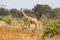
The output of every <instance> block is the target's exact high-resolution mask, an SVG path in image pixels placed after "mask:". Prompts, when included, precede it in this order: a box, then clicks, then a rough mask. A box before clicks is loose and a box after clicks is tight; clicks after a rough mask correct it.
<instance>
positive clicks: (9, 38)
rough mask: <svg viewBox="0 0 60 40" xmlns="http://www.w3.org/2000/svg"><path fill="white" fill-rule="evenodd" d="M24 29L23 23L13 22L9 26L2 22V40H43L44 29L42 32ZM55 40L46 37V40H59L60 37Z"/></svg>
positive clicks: (0, 29) (0, 33) (0, 25)
mask: <svg viewBox="0 0 60 40" xmlns="http://www.w3.org/2000/svg"><path fill="white" fill-rule="evenodd" d="M23 27H24V25H23V23H21V24H19V23H18V22H16V23H14V22H13V23H12V24H11V25H8V24H7V23H6V22H4V21H0V40H41V36H42V33H43V32H42V30H43V28H41V30H30V29H27V28H23ZM54 38H55V39H54ZM54 38H52V39H50V38H48V37H46V38H45V40H53V39H54V40H56V38H57V40H58V38H60V37H54Z"/></svg>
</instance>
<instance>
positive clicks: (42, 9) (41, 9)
mask: <svg viewBox="0 0 60 40" xmlns="http://www.w3.org/2000/svg"><path fill="white" fill-rule="evenodd" d="M32 10H33V11H34V12H36V15H37V18H38V19H40V17H41V16H42V15H43V14H46V13H47V12H49V11H51V10H52V8H51V7H50V6H48V5H40V4H37V5H36V6H35V7H34V8H33V9H32Z"/></svg>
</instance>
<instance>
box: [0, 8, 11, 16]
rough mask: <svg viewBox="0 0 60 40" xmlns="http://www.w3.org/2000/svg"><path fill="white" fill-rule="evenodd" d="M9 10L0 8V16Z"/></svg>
mask: <svg viewBox="0 0 60 40" xmlns="http://www.w3.org/2000/svg"><path fill="white" fill-rule="evenodd" d="M9 13H10V12H9V10H8V9H5V8H0V16H6V15H8V14H9Z"/></svg>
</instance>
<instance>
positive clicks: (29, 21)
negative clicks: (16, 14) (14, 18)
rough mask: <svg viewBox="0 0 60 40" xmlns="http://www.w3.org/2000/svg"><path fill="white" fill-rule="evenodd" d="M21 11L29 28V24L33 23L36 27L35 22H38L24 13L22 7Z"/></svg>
mask: <svg viewBox="0 0 60 40" xmlns="http://www.w3.org/2000/svg"><path fill="white" fill-rule="evenodd" d="M21 12H22V14H23V15H24V17H25V18H26V19H27V21H28V23H29V25H28V27H29V28H30V24H34V25H35V29H36V27H37V22H38V21H37V19H36V18H32V17H30V16H28V15H26V14H25V12H24V10H23V9H21Z"/></svg>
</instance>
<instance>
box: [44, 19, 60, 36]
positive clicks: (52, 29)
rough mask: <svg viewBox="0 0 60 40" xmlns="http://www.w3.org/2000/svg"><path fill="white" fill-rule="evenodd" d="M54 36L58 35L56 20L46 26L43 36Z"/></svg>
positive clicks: (58, 27) (58, 22)
mask: <svg viewBox="0 0 60 40" xmlns="http://www.w3.org/2000/svg"><path fill="white" fill-rule="evenodd" d="M56 34H60V21H58V20H55V21H52V22H49V23H48V24H47V25H46V30H45V32H44V35H48V36H49V37H52V36H54V35H56Z"/></svg>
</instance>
